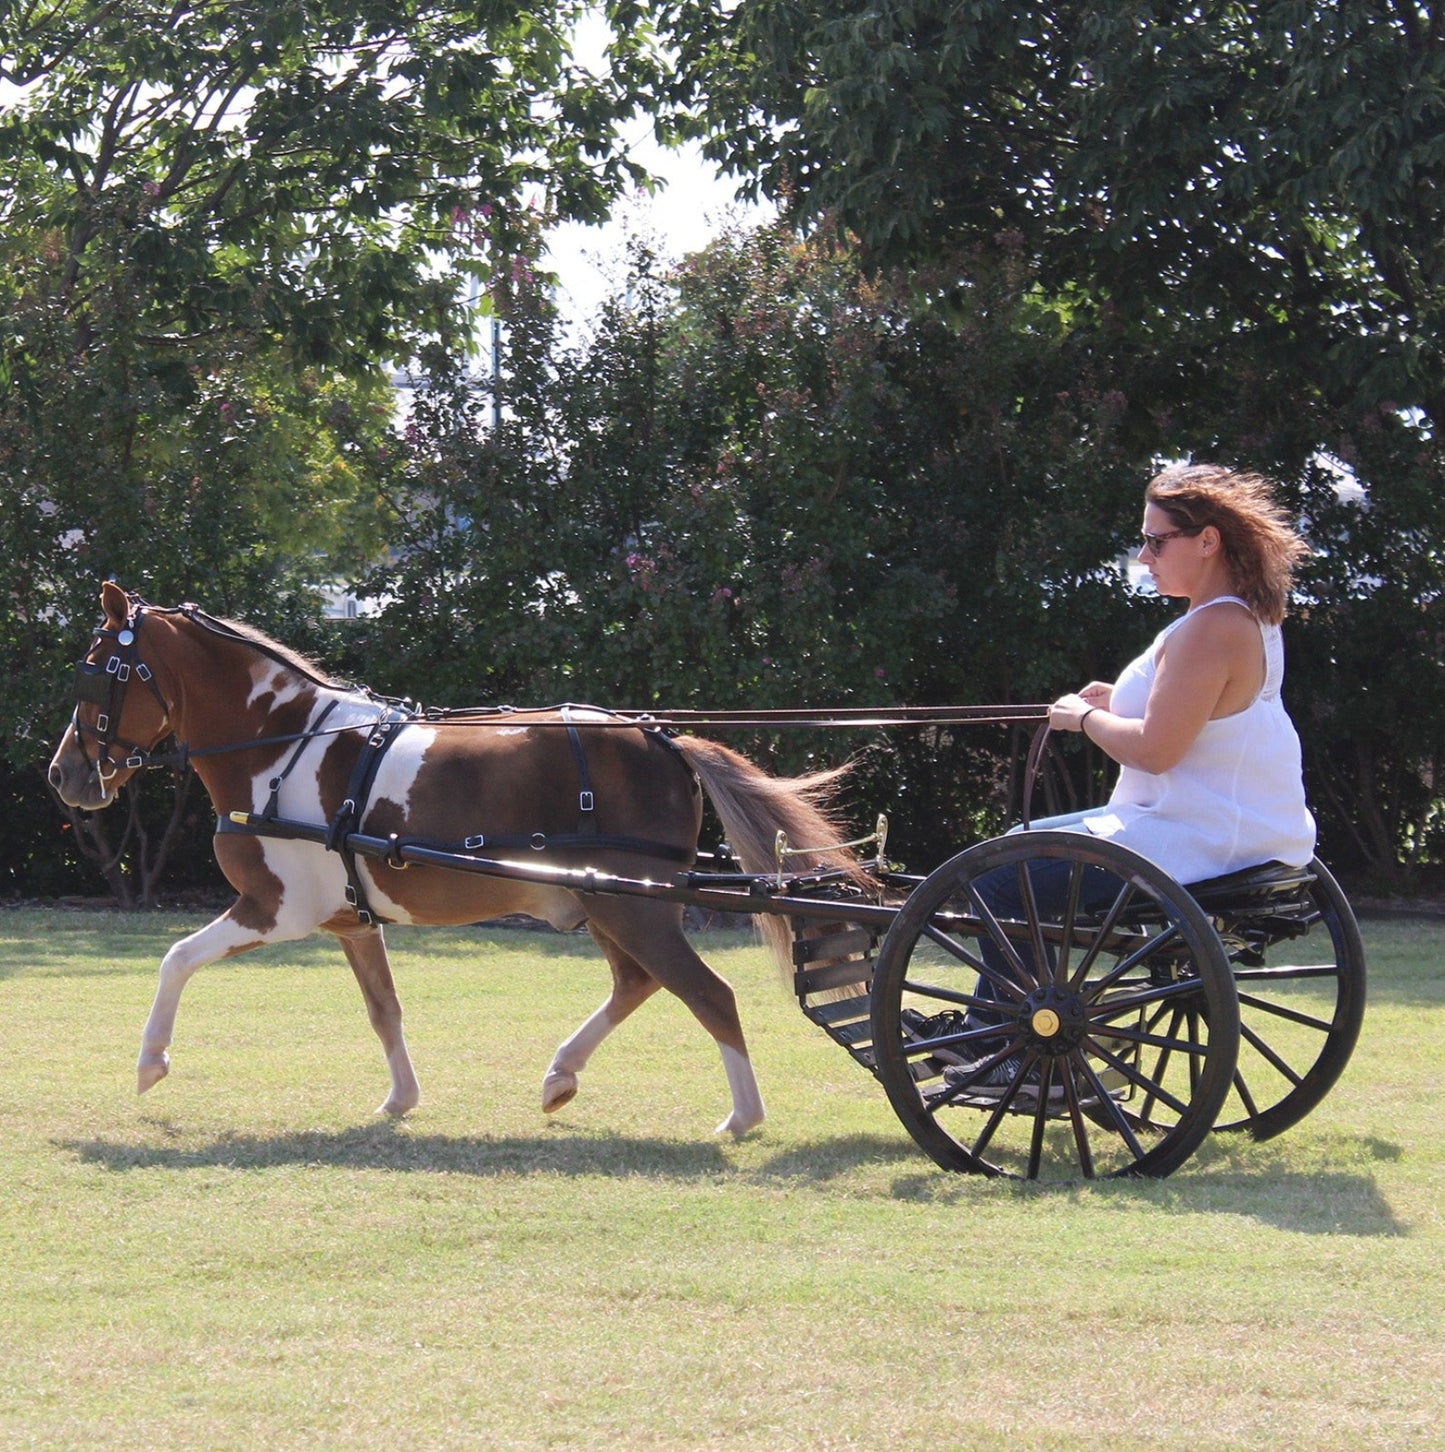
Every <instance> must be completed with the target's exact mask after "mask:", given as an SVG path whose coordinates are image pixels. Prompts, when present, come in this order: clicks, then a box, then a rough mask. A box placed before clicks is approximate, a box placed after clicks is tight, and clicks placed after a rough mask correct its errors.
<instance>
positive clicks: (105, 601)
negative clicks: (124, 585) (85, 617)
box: [100, 580, 130, 630]
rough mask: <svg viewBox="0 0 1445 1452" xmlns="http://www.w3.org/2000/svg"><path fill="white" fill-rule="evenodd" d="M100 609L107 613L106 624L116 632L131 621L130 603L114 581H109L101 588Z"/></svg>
mask: <svg viewBox="0 0 1445 1452" xmlns="http://www.w3.org/2000/svg"><path fill="white" fill-rule="evenodd" d="M100 608H101V609H102V610H103V611H105V623H106V624H107V625H109V626H110V627H111V628H112V629H114V630H119V629H120V627H121V626H122V625H124V624H125V623H126V621H127V620H129V619H130V601H129V600H127V599H126V594H125V591H124V590H122V589H121V588H120V586H119V585H117V584H116V583H115V581H114V580H107V581H106V582H105V584H103V585H102V586H101V587H100Z"/></svg>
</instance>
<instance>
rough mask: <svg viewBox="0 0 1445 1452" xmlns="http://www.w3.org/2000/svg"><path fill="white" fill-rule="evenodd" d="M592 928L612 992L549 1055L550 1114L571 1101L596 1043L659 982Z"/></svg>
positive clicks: (545, 1089)
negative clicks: (608, 975)
mask: <svg viewBox="0 0 1445 1452" xmlns="http://www.w3.org/2000/svg"><path fill="white" fill-rule="evenodd" d="M589 928H590V929H591V933H592V937H593V940H594V941H595V942H596V943H597V945H598V947H600V948H601V949H602V951H603V952H604V953H605V954H606V955H607V962H608V964H609V966H610V967H611V969H612V993H611V994H610V996H609V997H608V999H607V1002H606V1003H604V1004H603V1005H602V1007H601V1008H599V1009H598V1010H597V1012H596V1013H594V1014H593V1015H592V1016H591V1017H590V1018H589V1019H588V1020H587V1022H586V1023H584V1024H583V1025H582V1027H581V1028H579V1029H578V1030H577V1032H576V1033H574V1034H572V1035H571V1036H570V1037H568V1038H567V1039H565V1040H564V1041H563V1042H562V1043H561V1044H560V1045H559V1046H558V1049H557V1052H556V1053H555V1054H553V1055H552V1062H551V1064H550V1066H549V1067H548V1069H547V1075H546V1077H545V1078H544V1079H543V1080H542V1112H543V1113H544V1114H551V1113H552V1112H553V1111H554V1110H557V1109H560V1108H561V1107H562V1106H563V1105H564V1104H567V1103H570V1102H571V1100H572V1098H573V1096H574V1095H575V1094H576V1093H577V1076H578V1074H580V1073H581V1072H582V1070H583V1069H585V1068H586V1067H587V1061H588V1059H590V1058H591V1057H592V1055H593V1052H594V1051H595V1050H596V1048H597V1045H598V1044H600V1043H601V1042H602V1040H603V1039H605V1038H606V1037H607V1035H608V1034H610V1033H611V1032H612V1030H613V1029H615V1028H616V1027H617V1025H618V1024H620V1023H621V1022H622V1020H623V1019H625V1018H626V1017H627V1015H628V1014H630V1013H631V1012H632V1011H633V1010H634V1009H635V1008H637V1007H638V1006H639V1005H640V1004H642V1003H645V1002H646V1001H647V1000H648V999H649V998H651V997H652V995H653V994H654V993H656V992H657V990H658V988H659V986H660V985H659V984H658V982H657V980H656V979H655V978H653V977H651V976H650V975H649V974H648V972H647V970H646V969H645V968H643V966H642V965H641V964H640V963H639V962H638V961H637V959H636V958H634V957H632V955H631V954H630V953H628V952H626V951H625V950H624V949H622V948H620V947H618V945H617V944H616V943H614V942H613V941H612V940H611V939H610V938H609V937H608V936H607V935H606V934H605V933H603V932H601V931H600V930H599V929H598V928H596V927H592V926H591V925H590V924H589Z"/></svg>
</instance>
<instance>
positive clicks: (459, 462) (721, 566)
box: [370, 229, 1147, 857]
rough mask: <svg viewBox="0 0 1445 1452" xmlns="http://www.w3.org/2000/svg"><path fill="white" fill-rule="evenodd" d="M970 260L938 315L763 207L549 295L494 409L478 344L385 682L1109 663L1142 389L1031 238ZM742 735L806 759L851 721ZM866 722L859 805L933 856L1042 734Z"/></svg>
mask: <svg viewBox="0 0 1445 1452" xmlns="http://www.w3.org/2000/svg"><path fill="white" fill-rule="evenodd" d="M976 279H977V280H976V283H975V286H974V289H973V291H972V292H971V294H970V297H969V300H968V310H967V315H966V317H965V318H964V320H963V322H962V324H961V325H960V326H958V327H956V328H951V329H950V328H944V327H942V326H941V325H940V324H939V322H938V320H937V319H936V318H934V317H932V316H930V315H929V314H928V313H927V312H926V311H922V310H920V309H918V307H917V306H916V303H915V300H914V298H913V296H912V294H911V292H910V290H909V289H908V288H906V287H903V286H901V285H900V286H891V287H885V286H880V285H879V284H878V283H876V282H874V281H871V280H870V279H869V278H868V277H867V276H866V275H865V273H864V272H863V270H862V269H861V267H860V266H859V263H858V260H857V257H856V255H854V254H853V253H851V252H849V251H848V250H847V249H845V248H840V247H836V246H833V245H830V243H829V242H828V241H827V240H826V239H817V240H815V241H813V242H811V243H799V242H797V241H796V240H795V239H793V238H791V237H790V236H789V235H788V234H787V233H786V232H785V231H783V230H780V229H767V230H763V231H760V232H756V233H751V234H748V233H734V234H730V235H728V236H725V237H724V238H722V239H720V240H719V241H718V242H716V243H715V244H713V245H712V246H711V247H709V248H708V249H706V250H705V251H704V252H702V253H700V254H698V255H697V256H695V257H693V258H691V259H689V260H688V261H687V262H686V263H684V264H683V265H682V266H681V267H679V268H677V269H674V270H671V271H662V270H659V268H658V266H657V264H656V260H655V259H654V258H652V257H651V256H650V255H649V254H648V253H647V252H646V251H645V250H640V251H639V252H638V253H637V254H636V256H635V258H634V270H633V275H632V276H631V277H630V279H629V280H628V283H627V285H626V287H625V289H624V290H623V292H622V293H621V294H620V295H619V297H618V298H617V299H615V300H614V301H613V302H612V303H611V304H610V305H609V306H608V308H607V309H606V310H605V312H604V314H603V316H602V318H601V319H600V321H599V326H598V328H597V329H596V333H595V337H594V338H593V339H592V340H591V341H590V343H587V344H581V345H566V344H560V343H559V342H558V340H557V338H556V335H555V331H554V329H553V324H552V320H551V317H550V311H549V308H548V305H547V304H546V302H545V300H544V299H542V298H539V297H536V296H535V295H533V296H532V297H531V298H530V300H529V301H527V302H525V304H524V305H522V306H520V307H519V310H518V311H517V312H516V313H514V314H513V315H512V316H511V317H510V319H509V324H510V327H511V330H512V331H511V337H510V344H509V349H508V357H509V358H511V359H513V360H516V361H514V364H513V367H512V368H511V369H509V370H508V372H507V374H506V375H505V377H504V380H503V398H504V401H505V410H504V413H503V419H502V423H501V426H500V428H499V429H497V430H495V431H492V430H486V429H480V428H479V427H478V423H479V421H480V420H481V419H483V418H485V416H486V413H487V410H488V400H487V398H486V395H485V391H484V390H483V389H481V388H480V387H479V386H477V385H474V384H471V383H469V382H468V380H467V379H466V378H464V377H462V376H459V375H458V374H457V373H456V372H454V371H448V370H446V369H445V368H443V369H440V370H439V371H438V373H437V375H436V376H434V378H433V380H432V383H431V386H430V388H429V389H428V390H426V391H425V392H424V393H423V394H422V395H421V396H420V397H419V398H418V400H417V403H416V407H415V410H414V413H413V418H412V423H411V427H410V429H409V430H408V435H409V449H408V453H407V459H406V464H405V468H404V477H402V478H400V479H399V480H398V481H397V483H396V485H395V489H396V493H395V495H394V498H395V499H396V501H397V502H398V504H399V505H400V506H401V512H400V515H399V519H398V531H397V533H398V539H399V541H400V542H401V548H400V549H399V551H398V556H397V559H396V561H395V562H394V564H392V565H390V566H388V567H387V568H386V569H385V570H384V571H383V572H382V575H381V576H380V577H379V578H378V580H377V581H376V583H375V587H374V588H375V592H376V593H377V594H378V595H382V594H384V597H385V599H386V600H387V602H388V603H387V606H386V609H385V610H384V611H383V613H382V616H381V618H380V620H379V621H378V622H376V624H375V626H374V627H373V631H374V633H372V634H370V639H371V650H372V653H373V657H374V658H375V659H377V660H380V661H382V662H384V663H385V666H386V668H387V669H388V670H389V671H391V672H392V674H391V675H390V676H388V678H387V679H386V680H385V681H384V682H383V685H384V688H385V689H389V690H398V691H400V690H405V691H411V692H417V693H420V694H424V695H425V696H426V698H427V699H429V700H440V701H442V702H443V703H448V704H458V703H461V702H475V701H479V700H482V701H490V702H491V703H493V704H496V703H499V702H505V701H513V702H517V701H522V702H526V703H529V704H536V703H537V702H539V701H545V700H553V701H557V700H574V701H575V700H587V701H591V702H593V703H596V704H600V705H605V706H625V707H630V708H646V709H658V710H661V711H665V710H667V709H668V708H670V707H683V706H691V707H698V708H702V709H707V708H709V707H716V706H719V705H726V706H749V705H751V706H757V707H787V706H815V707H827V706H844V705H850V704H852V705H872V704H882V703H888V702H893V701H907V702H912V703H921V704H928V703H959V702H963V703H968V702H997V701H1018V700H1042V699H1046V698H1048V697H1049V696H1051V695H1052V694H1055V693H1056V692H1057V691H1058V689H1060V684H1059V682H1060V679H1061V676H1062V675H1063V672H1064V670H1067V671H1070V672H1072V671H1073V670H1075V669H1080V668H1086V664H1085V663H1087V668H1090V669H1093V670H1095V671H1098V670H1102V669H1103V668H1104V662H1105V661H1107V662H1108V663H1109V664H1111V665H1112V664H1117V659H1116V657H1115V654H1114V641H1115V639H1116V638H1117V637H1118V635H1120V634H1125V633H1127V632H1125V631H1124V629H1123V622H1124V621H1125V620H1126V619H1127V618H1128V617H1129V616H1130V614H1131V612H1138V611H1141V610H1143V611H1144V612H1145V613H1147V606H1142V605H1140V604H1139V603H1138V602H1131V601H1130V599H1129V598H1128V597H1127V594H1126V592H1124V591H1123V590H1122V589H1121V588H1120V582H1119V578H1118V573H1117V570H1116V569H1115V568H1113V567H1112V566H1109V565H1108V564H1107V563H1106V564H1103V565H1101V563H1100V562H1101V561H1103V562H1108V561H1109V560H1111V559H1112V558H1115V557H1117V556H1118V555H1119V554H1120V552H1121V551H1122V549H1123V547H1124V543H1125V539H1126V535H1125V534H1124V533H1123V531H1125V530H1127V528H1128V524H1129V521H1130V520H1131V519H1132V516H1133V513H1134V511H1135V509H1136V506H1137V499H1136V496H1137V490H1138V480H1137V477H1136V476H1135V475H1134V474H1132V472H1131V471H1130V470H1129V468H1128V466H1127V460H1126V458H1125V456H1124V455H1123V453H1122V452H1121V451H1120V449H1119V447H1118V425H1119V421H1120V419H1121V417H1122V416H1123V412H1124V400H1123V399H1122V398H1119V397H1116V396H1114V395H1112V394H1110V393H1109V392H1108V390H1107V389H1104V388H1102V387H1100V386H1099V385H1098V383H1097V380H1095V379H1094V378H1093V376H1092V365H1091V364H1090V362H1089V360H1088V359H1087V358H1079V357H1076V356H1074V354H1073V352H1072V350H1071V345H1070V340H1069V338H1068V336H1067V334H1066V332H1065V331H1064V330H1062V329H1061V328H1060V327H1059V326H1058V322H1057V319H1056V318H1055V317H1054V316H1053V315H1052V314H1050V313H1048V312H1047V311H1045V310H1042V309H1040V308H1038V307H1037V305H1036V303H1035V301H1034V299H1033V296H1032V286H1031V283H1030V281H1029V279H1028V277H1027V275H1026V272H1025V271H1024V270H1023V269H1021V268H1020V267H1019V266H1018V265H1017V263H1016V261H1015V260H1010V259H1004V260H1003V261H1002V262H1000V263H998V264H997V265H993V266H990V265H988V264H987V263H986V262H984V261H983V260H981V261H980V264H979V270H978V272H977V274H976ZM542 358H548V359H549V360H550V361H549V362H548V364H547V365H546V366H545V367H543V366H539V363H538V360H539V359H542ZM523 359H529V360H531V361H530V362H529V363H528V364H527V366H526V368H525V369H523V370H521V371H520V372H519V371H518V365H519V364H520V361H521V360H523ZM1066 607H1067V608H1066ZM1146 628H1147V626H1144V625H1141V626H1139V627H1138V630H1140V631H1142V630H1144V629H1146ZM1136 633H1137V632H1136ZM1096 662H1097V663H1096ZM1063 678H1066V679H1072V676H1071V675H1068V676H1064V677H1063ZM375 683H376V682H373V684H375ZM750 744H751V746H752V747H753V749H754V750H755V751H757V752H758V754H760V755H761V756H762V757H763V758H764V759H766V760H768V761H770V762H771V763H772V764H773V765H775V766H778V767H780V768H783V769H799V768H801V767H802V766H804V765H807V764H809V762H810V761H812V760H813V759H814V758H815V757H816V756H817V755H818V754H820V753H821V754H823V755H831V756H832V757H833V758H834V759H836V757H837V754H838V753H839V752H840V751H841V750H846V747H844V746H840V744H839V743H838V742H836V741H833V740H823V739H820V738H819V737H817V735H816V734H813V735H810V736H809V737H808V738H807V739H805V740H804V739H798V738H796V737H794V738H791V739H787V740H772V741H767V740H760V741H755V742H752V743H750ZM852 744H853V745H854V746H856V747H858V748H859V749H862V750H864V754H865V759H866V763H867V769H866V771H865V772H864V773H863V782H864V784H861V785H860V794H871V798H872V800H871V803H870V801H860V808H868V807H870V806H871V808H872V809H876V807H877V806H879V805H887V806H888V807H889V808H890V810H891V811H892V812H893V814H894V815H895V817H896V818H897V819H898V821H899V823H900V830H902V831H903V832H904V833H905V841H906V840H907V839H908V838H911V839H912V843H913V851H915V852H917V853H921V854H923V855H926V856H930V857H932V856H937V855H939V854H940V853H942V852H943V851H945V850H947V847H948V845H949V844H950V843H957V842H958V841H960V840H967V839H969V838H971V837H972V836H974V835H976V834H977V832H978V830H979V829H980V828H981V827H982V826H983V825H984V824H990V825H995V826H996V825H998V824H999V823H1001V822H1002V821H1003V820H1004V819H1005V813H1006V812H1007V811H1008V810H1009V809H1010V808H1009V796H1010V787H1011V786H1012V787H1014V788H1016V786H1017V783H1016V781H1015V782H1012V783H1010V781H1009V780H1008V773H1009V763H1010V762H1011V761H1012V759H1013V754H1014V751H1015V750H1016V748H1017V747H1018V745H1019V743H1018V742H1016V741H1009V740H1007V739H1005V737H1004V736H1003V735H1002V734H1000V733H995V735H994V736H993V737H992V738H991V739H987V738H978V739H977V740H975V739H968V740H965V739H963V738H962V736H960V737H959V738H958V739H952V738H948V739H941V740H933V741H931V742H929V743H928V744H927V747H926V748H918V747H916V746H910V745H905V744H904V743H901V742H899V741H896V740H893V741H886V742H884V741H877V742H864V741H858V742H854V743H852ZM1015 809H1016V792H1015ZM864 814H865V815H866V811H865V813H864Z"/></svg>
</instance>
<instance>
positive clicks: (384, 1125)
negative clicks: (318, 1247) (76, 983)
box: [55, 1120, 918, 1183]
mask: <svg viewBox="0 0 1445 1452" xmlns="http://www.w3.org/2000/svg"><path fill="white" fill-rule="evenodd" d="M159 1127H160V1128H162V1129H163V1130H167V1129H168V1127H167V1126H165V1125H164V1124H162V1125H160V1126H159ZM168 1132H171V1133H173V1132H172V1131H168ZM55 1143H56V1147H57V1148H58V1149H62V1150H65V1151H66V1152H68V1153H70V1154H73V1155H75V1156H76V1157H77V1158H78V1159H80V1160H82V1161H84V1162H85V1163H87V1164H93V1165H99V1166H101V1167H102V1168H104V1169H107V1170H111V1171H115V1172H117V1173H125V1172H129V1171H136V1170H196V1169H216V1168H225V1169H245V1170H266V1169H275V1168H277V1167H280V1166H287V1165H329V1166H337V1167H341V1168H347V1169H375V1170H389V1171H393V1172H401V1173H426V1174H460V1175H473V1176H476V1177H478V1178H492V1177H497V1176H504V1175H505V1176H509V1177H510V1176H516V1175H561V1176H564V1177H577V1178H580V1177H584V1176H606V1177H612V1178H617V1179H624V1178H628V1177H632V1176H644V1177H648V1178H654V1179H655V1178H657V1177H663V1178H672V1179H678V1180H698V1179H705V1178H708V1177H710V1176H716V1175H737V1174H739V1173H742V1174H743V1175H745V1176H749V1177H754V1178H758V1179H773V1178H776V1179H790V1180H797V1179H802V1180H814V1181H818V1182H820V1183H821V1182H823V1181H827V1180H832V1179H835V1178H837V1177H838V1176H840V1175H844V1174H847V1173H848V1172H849V1171H851V1170H854V1169H857V1168H860V1167H862V1166H865V1165H868V1164H876V1163H880V1162H881V1163H890V1162H893V1161H901V1160H914V1159H916V1158H917V1155H918V1151H917V1150H916V1149H914V1148H913V1147H912V1145H911V1144H909V1143H908V1142H907V1141H905V1140H902V1139H898V1140H893V1139H888V1138H886V1137H884V1136H882V1135H847V1136H842V1137H838V1138H833V1139H825V1140H820V1141H818V1142H817V1143H815V1144H810V1145H805V1146H802V1147H792V1148H789V1149H788V1150H787V1151H786V1152H785V1153H782V1154H779V1155H777V1156H775V1157H774V1158H773V1159H772V1160H770V1161H768V1162H766V1163H765V1164H764V1165H762V1166H761V1167H753V1168H751V1169H748V1170H745V1171H741V1172H739V1171H738V1169H737V1168H736V1166H734V1165H733V1164H732V1163H731V1162H730V1160H729V1159H728V1157H727V1155H726V1154H725V1152H724V1149H723V1146H722V1145H721V1144H715V1143H710V1142H699V1143H684V1142H681V1141H677V1140H667V1139H653V1138H642V1137H634V1136H628V1135H588V1134H583V1133H578V1132H576V1131H569V1130H559V1129H556V1128H549V1129H547V1130H544V1131H542V1132H540V1133H538V1134H536V1135H529V1136H488V1135H441V1134H418V1133H416V1132H415V1131H413V1130H412V1129H410V1128H409V1127H407V1126H405V1125H396V1124H394V1123H392V1122H391V1121H390V1120H378V1121H377V1122H375V1123H372V1124H364V1125H356V1126H354V1127H352V1128H349V1129H342V1130H296V1131H292V1132H290V1133H282V1134H266V1135H254V1134H244V1133H226V1134H222V1135H220V1136H218V1137H217V1138H216V1139H213V1140H212V1141H210V1142H209V1143H207V1144H201V1145H181V1144H165V1143H160V1144H157V1143H143V1144H138V1143H134V1142H128V1141H118V1140H107V1139H85V1140H60V1141H56V1142H55Z"/></svg>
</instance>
